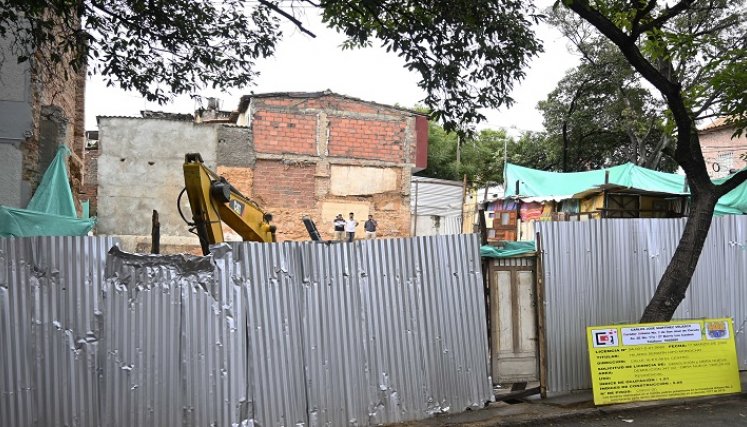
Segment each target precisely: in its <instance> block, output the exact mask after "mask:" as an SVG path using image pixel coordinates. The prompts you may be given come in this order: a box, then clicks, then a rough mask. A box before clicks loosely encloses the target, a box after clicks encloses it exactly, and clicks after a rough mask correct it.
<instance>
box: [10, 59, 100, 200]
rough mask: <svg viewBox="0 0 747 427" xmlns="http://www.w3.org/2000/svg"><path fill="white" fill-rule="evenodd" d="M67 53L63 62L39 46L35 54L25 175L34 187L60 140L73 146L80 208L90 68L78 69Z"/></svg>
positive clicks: (71, 168) (70, 162) (70, 166)
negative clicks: (75, 68) (54, 60)
mask: <svg viewBox="0 0 747 427" xmlns="http://www.w3.org/2000/svg"><path fill="white" fill-rule="evenodd" d="M68 59H69V58H67V57H63V59H62V62H61V63H59V64H50V60H49V52H48V51H47V50H45V49H39V50H38V51H37V52H35V54H34V62H33V63H34V67H33V68H32V70H31V85H32V87H31V90H32V99H33V100H32V115H33V122H34V129H33V136H32V137H31V138H29V139H28V140H27V141H25V143H24V145H23V152H24V164H23V179H24V180H27V181H29V182H30V184H31V188H32V191H35V190H36V187H37V186H38V185H39V182H40V181H41V176H42V174H43V173H44V171H45V170H46V168H47V166H49V161H51V158H50V155H49V153H53V152H55V151H56V150H55V149H56V147H57V146H58V145H60V144H64V145H66V146H67V147H68V148H70V151H71V153H72V155H71V156H70V157H69V158H68V165H67V166H68V173H69V176H70V186H71V189H72V193H73V197H74V198H75V203H76V206H78V208H79V209H80V205H79V200H78V194H79V193H81V191H82V185H83V179H84V178H83V175H84V174H85V171H84V160H83V157H84V145H85V136H84V133H85V129H84V120H85V114H84V108H85V82H86V68H85V67H81V69H79V70H78V71H77V73H76V72H75V71H74V70H73V69H72V68H71V67H70V66H69V65H68V63H67V62H66V61H67V60H68Z"/></svg>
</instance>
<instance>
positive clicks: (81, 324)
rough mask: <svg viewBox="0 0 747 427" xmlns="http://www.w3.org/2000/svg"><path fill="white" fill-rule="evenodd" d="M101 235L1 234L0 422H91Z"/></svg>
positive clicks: (108, 242)
mask: <svg viewBox="0 0 747 427" xmlns="http://www.w3.org/2000/svg"><path fill="white" fill-rule="evenodd" d="M113 243H114V240H113V239H111V238H106V237H95V238H89V237H30V238H23V239H16V238H3V239H0V425H3V426H31V425H34V426H98V425H100V421H101V419H102V418H101V414H100V411H99V406H98V398H99V396H100V394H101V392H102V390H101V384H100V382H99V381H98V380H99V378H98V374H99V369H100V365H99V360H98V355H99V354H100V347H101V343H100V340H101V338H102V320H103V317H102V307H101V300H100V298H99V295H100V290H101V288H100V287H101V283H102V281H103V274H104V261H105V256H106V251H107V250H108V249H109V248H110V247H111V246H112V244H113Z"/></svg>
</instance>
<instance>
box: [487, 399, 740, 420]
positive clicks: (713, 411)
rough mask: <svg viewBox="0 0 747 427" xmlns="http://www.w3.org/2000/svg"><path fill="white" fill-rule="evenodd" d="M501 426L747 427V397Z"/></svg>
mask: <svg viewBox="0 0 747 427" xmlns="http://www.w3.org/2000/svg"><path fill="white" fill-rule="evenodd" d="M497 425H515V426H516V425H518V426H628V425H629V426H655V427H664V426H708V427H716V426H740V425H743V426H747V396H746V395H739V396H734V397H725V398H721V399H714V400H708V401H699V402H692V403H688V404H680V405H674V406H663V407H658V408H657V407H649V408H633V409H627V410H623V411H619V410H615V411H613V412H609V413H605V411H604V408H603V407H601V408H599V411H598V412H596V413H594V414H586V415H579V416H568V417H563V418H561V419H556V420H542V421H531V422H526V423H513V424H502V423H499V424H497Z"/></svg>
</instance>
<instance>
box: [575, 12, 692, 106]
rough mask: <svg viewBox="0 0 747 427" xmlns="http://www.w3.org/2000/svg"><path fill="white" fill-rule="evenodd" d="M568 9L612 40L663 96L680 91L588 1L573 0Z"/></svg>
mask: <svg viewBox="0 0 747 427" xmlns="http://www.w3.org/2000/svg"><path fill="white" fill-rule="evenodd" d="M683 1H684V0H683ZM568 7H569V8H570V9H571V10H573V11H574V12H576V13H577V14H578V15H579V16H580V17H582V18H584V19H585V20H586V21H588V22H589V23H590V24H591V25H593V26H594V27H596V28H597V29H598V30H599V32H601V33H602V34H604V35H605V36H606V37H607V38H608V39H610V41H611V42H612V43H614V44H615V45H616V46H617V47H618V48H619V49H620V51H621V52H622V54H623V55H624V56H625V58H627V60H628V61H629V62H630V65H632V66H633V68H635V69H636V70H637V71H638V72H639V73H641V75H642V76H643V77H644V78H645V79H646V80H648V81H649V82H651V84H653V85H654V86H655V87H656V88H657V89H658V90H659V91H660V92H661V93H662V94H664V95H668V94H672V93H674V92H675V91H677V90H678V85H675V84H674V83H672V82H671V81H669V80H668V79H667V78H666V77H665V76H664V75H663V74H662V73H660V72H659V71H658V70H657V69H656V68H655V67H654V66H653V65H651V63H650V62H648V60H646V58H644V56H643V54H641V51H640V50H638V47H637V46H636V45H635V39H633V38H631V37H628V35H627V34H625V33H624V32H623V31H622V30H620V29H619V28H617V26H615V24H614V23H612V21H610V20H609V19H607V17H605V16H604V15H602V14H601V13H599V12H598V11H597V10H594V9H592V8H591V7H589V5H588V3H587V2H586V1H584V0H572V1H571V2H570V3H569V4H568Z"/></svg>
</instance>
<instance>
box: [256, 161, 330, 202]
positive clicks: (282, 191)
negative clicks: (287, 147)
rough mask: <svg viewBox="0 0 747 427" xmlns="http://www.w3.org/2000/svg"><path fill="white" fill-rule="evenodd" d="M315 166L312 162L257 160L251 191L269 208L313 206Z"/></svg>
mask: <svg viewBox="0 0 747 427" xmlns="http://www.w3.org/2000/svg"><path fill="white" fill-rule="evenodd" d="M315 170H316V166H315V165H314V164H308V163H301V164H288V163H287V162H282V161H279V160H257V163H256V164H255V166H254V177H255V179H254V184H253V189H252V195H253V197H255V198H257V199H259V201H260V205H261V206H263V207H264V208H266V209H267V210H269V211H271V210H272V207H284V208H305V209H310V208H313V207H314V205H315V203H316V198H315V194H314V189H315V179H314V172H315Z"/></svg>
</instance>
